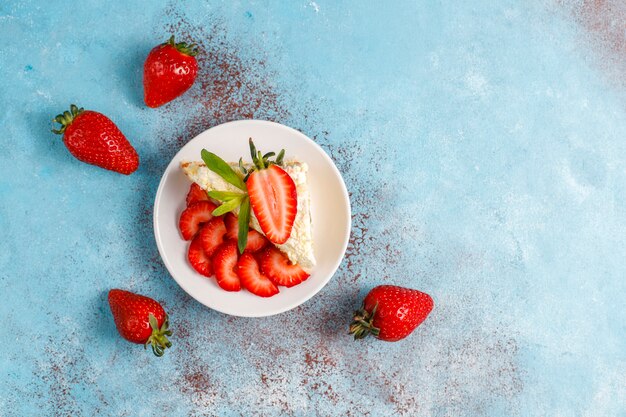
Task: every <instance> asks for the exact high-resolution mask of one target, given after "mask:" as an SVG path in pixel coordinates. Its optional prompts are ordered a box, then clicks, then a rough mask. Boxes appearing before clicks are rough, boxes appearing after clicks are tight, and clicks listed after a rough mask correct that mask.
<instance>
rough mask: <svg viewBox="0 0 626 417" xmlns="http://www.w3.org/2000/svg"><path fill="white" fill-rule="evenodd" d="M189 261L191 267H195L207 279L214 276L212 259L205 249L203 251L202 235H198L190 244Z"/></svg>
mask: <svg viewBox="0 0 626 417" xmlns="http://www.w3.org/2000/svg"><path fill="white" fill-rule="evenodd" d="M205 227H206V225H205ZM187 259H189V263H190V264H191V266H193V269H195V270H196V271H198V273H200V274H201V275H204V276H205V277H210V276H211V275H213V268H212V267H211V257H209V256H207V255H206V253H205V252H204V249H202V237H201V235H197V236H196V237H194V238H193V240H192V241H191V243H190V244H189V250H188V251H187Z"/></svg>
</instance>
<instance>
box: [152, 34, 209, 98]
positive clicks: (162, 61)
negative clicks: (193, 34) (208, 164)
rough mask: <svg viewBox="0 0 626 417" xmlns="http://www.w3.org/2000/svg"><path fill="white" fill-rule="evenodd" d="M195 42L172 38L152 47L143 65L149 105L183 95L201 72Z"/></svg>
mask: <svg viewBox="0 0 626 417" xmlns="http://www.w3.org/2000/svg"><path fill="white" fill-rule="evenodd" d="M197 54H198V49H197V48H196V45H195V44H191V45H187V43H185V42H179V43H175V42H174V36H172V37H171V38H170V39H169V41H167V42H165V43H163V44H161V45H159V46H156V47H155V48H154V49H152V50H151V51H150V53H149V54H148V57H147V58H146V62H145V64H144V66H143V88H144V100H145V102H146V105H147V106H148V107H159V106H162V105H163V104H165V103H167V102H169V101H172V100H174V99H175V98H176V97H178V96H180V95H182V94H183V93H184V92H185V91H187V90H189V88H190V87H191V86H192V85H193V82H194V81H195V80H196V75H197V74H198V61H196V55H197Z"/></svg>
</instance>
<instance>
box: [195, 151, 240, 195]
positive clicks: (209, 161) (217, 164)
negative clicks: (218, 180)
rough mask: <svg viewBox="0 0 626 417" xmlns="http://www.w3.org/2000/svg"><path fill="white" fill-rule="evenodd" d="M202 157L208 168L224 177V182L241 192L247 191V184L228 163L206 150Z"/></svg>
mask: <svg viewBox="0 0 626 417" xmlns="http://www.w3.org/2000/svg"><path fill="white" fill-rule="evenodd" d="M200 155H201V156H202V160H203V161H204V163H205V164H206V166H207V168H209V169H210V170H211V171H213V172H215V173H216V174H217V175H219V176H220V177H222V178H223V179H224V181H226V182H228V183H229V184H232V185H234V186H235V187H237V188H239V189H240V190H243V191H247V188H246V184H244V182H243V180H242V179H241V177H239V175H237V173H236V172H235V171H234V170H233V169H232V168H231V167H230V165H228V164H227V163H226V161H224V160H223V159H222V158H220V157H219V156H217V155H215V154H214V153H212V152H209V151H207V150H206V149H203V150H202V152H201V153H200Z"/></svg>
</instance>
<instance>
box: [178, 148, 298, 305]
mask: <svg viewBox="0 0 626 417" xmlns="http://www.w3.org/2000/svg"><path fill="white" fill-rule="evenodd" d="M249 146H250V155H251V157H252V164H246V165H245V166H244V163H243V158H240V159H239V164H238V169H239V170H238V169H237V164H232V165H231V164H228V163H227V162H226V161H224V160H223V159H221V158H220V157H219V156H217V155H215V154H214V153H211V152H209V151H207V150H206V149H203V150H202V152H201V156H202V160H203V162H204V166H203V167H202V168H198V169H208V171H212V175H215V174H217V176H219V178H221V180H220V181H218V182H222V181H223V182H222V183H221V185H220V186H219V188H210V187H209V188H207V185H206V184H207V183H206V180H204V179H205V178H207V177H210V176H208V175H207V174H206V173H205V174H204V175H200V176H198V175H196V174H194V175H191V176H190V179H192V181H198V182H199V183H200V184H203V186H202V187H200V186H198V185H197V183H196V182H194V183H193V184H192V186H191V187H190V190H189V193H188V194H187V203H188V206H187V208H186V209H185V210H184V211H183V213H182V214H181V217H180V223H179V227H180V231H181V234H182V236H183V238H184V239H186V240H192V239H193V240H192V242H191V245H190V246H189V252H188V259H189V262H190V263H191V265H192V266H193V268H194V269H195V270H196V271H197V272H199V273H200V274H201V275H204V276H212V275H215V277H216V280H217V284H218V285H219V286H220V287H221V288H222V289H224V290H226V291H240V290H241V289H242V288H245V289H246V290H248V291H249V292H251V293H253V294H255V295H258V296H260V297H271V296H273V295H275V294H278V293H279V289H278V286H279V285H280V286H284V287H293V286H294V285H297V284H299V283H301V282H303V281H304V280H306V279H307V278H308V277H309V273H308V272H306V271H305V270H304V269H302V267H301V266H300V265H298V264H297V263H296V262H293V263H292V262H291V260H290V259H289V257H288V256H287V254H285V253H283V252H281V250H279V247H280V246H281V245H283V244H285V243H286V242H287V243H288V241H289V240H290V237H291V234H292V231H293V229H294V223H295V220H296V217H297V215H298V194H297V187H296V184H295V182H294V180H293V178H292V177H291V176H290V174H289V173H288V172H287V171H285V169H283V167H285V164H284V163H283V158H284V156H285V150H284V149H283V150H281V151H280V152H279V153H278V155H276V154H275V153H274V152H268V153H266V154H263V153H262V152H260V151H258V150H257V149H256V147H255V145H254V142H253V141H252V139H250V140H249ZM197 167H199V166H198V165H197ZM194 172H196V173H197V171H194ZM188 175H189V174H188ZM209 197H210V198H212V199H214V200H216V201H219V202H220V204H219V205H217V206H216V205H214V204H213V203H212V202H211V201H210V200H208V198H209ZM251 221H253V224H254V227H255V228H256V230H255V229H253V228H251V226H250V224H251ZM199 247H201V250H199Z"/></svg>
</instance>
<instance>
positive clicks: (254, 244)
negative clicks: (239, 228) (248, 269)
mask: <svg viewBox="0 0 626 417" xmlns="http://www.w3.org/2000/svg"><path fill="white" fill-rule="evenodd" d="M267 243H268V241H267V239H265V237H264V236H263V235H262V234H261V233H259V232H257V231H256V230H252V229H250V230H248V242H247V243H246V249H245V251H246V252H258V251H260V250H261V249H263V248H264V247H265V245H267Z"/></svg>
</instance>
